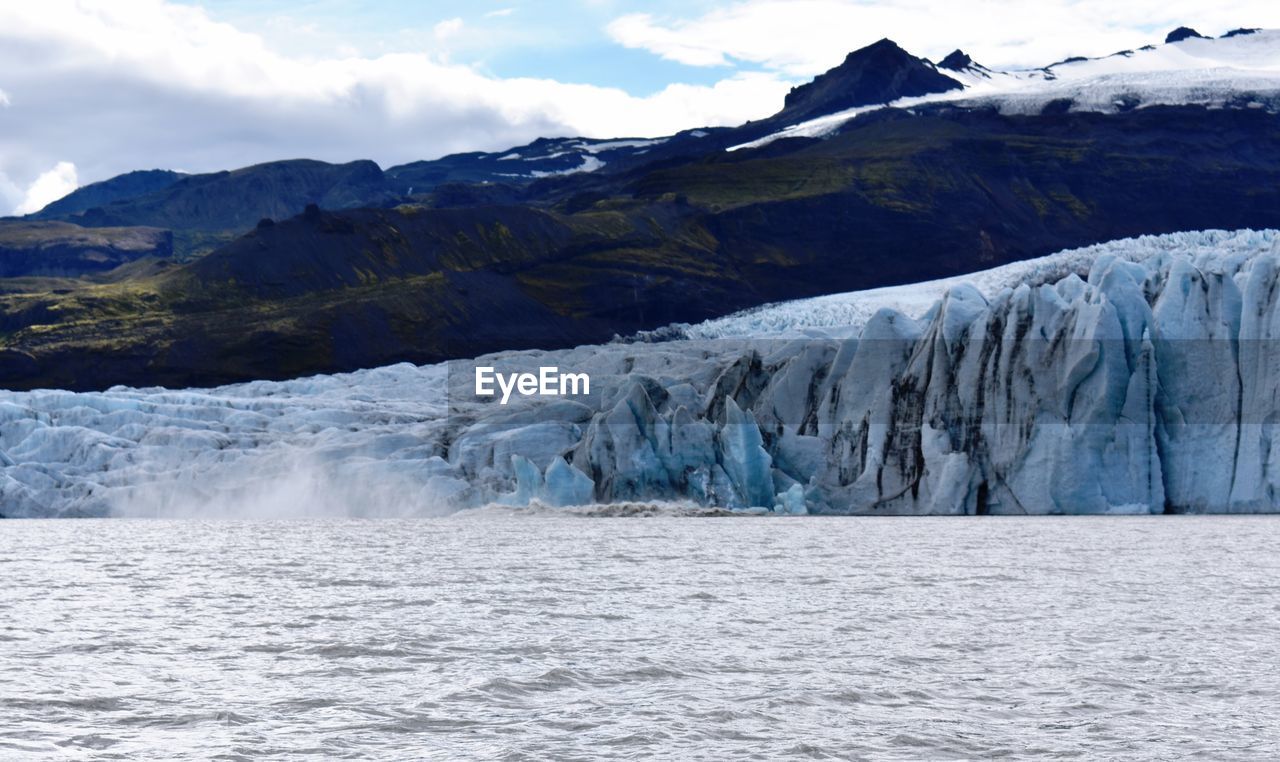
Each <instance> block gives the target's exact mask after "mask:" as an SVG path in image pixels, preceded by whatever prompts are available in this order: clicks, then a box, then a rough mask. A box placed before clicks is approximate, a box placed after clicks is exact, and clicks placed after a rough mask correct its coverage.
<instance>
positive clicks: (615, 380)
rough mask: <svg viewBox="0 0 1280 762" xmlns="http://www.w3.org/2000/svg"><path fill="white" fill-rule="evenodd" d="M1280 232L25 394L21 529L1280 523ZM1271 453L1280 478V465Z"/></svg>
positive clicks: (8, 407)
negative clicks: (243, 371) (811, 519)
mask: <svg viewBox="0 0 1280 762" xmlns="http://www.w3.org/2000/svg"><path fill="white" fill-rule="evenodd" d="M1278 241H1280V233H1276V232H1275V231H1237V232H1223V231H1204V232H1197V233H1179V234H1172V235H1166V236H1153V237H1144V238H1139V239H1129V240H1123V241H1116V242H1113V243H1110V244H1103V245H1099V246H1094V247H1088V248H1087V249H1080V250H1074V251H1070V252H1063V253H1061V254H1056V255H1052V256H1050V257H1045V258H1041V259H1038V260H1032V261H1029V262H1021V263H1017V264H1015V265H1009V266H1006V267H1003V268H997V269H995V270H991V271H987V272H984V273H975V274H974V275H972V276H967V277H963V278H955V279H949V280H947V281H943V282H936V283H927V284H917V285H914V286H904V287H895V288H893V289H879V290H876V291H870V292H859V293H853V294H843V295H836V296H832V297H822V298H820V299H816V300H803V301H797V302H791V303H787V304H781V305H773V306H770V307H767V308H763V309H758V310H752V311H750V312H748V313H744V314H742V315H739V316H734V317H731V318H726V319H722V320H719V321H712V322H711V323H708V324H704V325H702V326H687V327H681V328H679V329H674V330H672V331H670V332H668V333H667V335H668V336H669V337H670V336H674V337H676V338H674V339H671V340H666V341H641V342H618V343H614V344H609V345H604V346H599V347H580V348H577V349H572V350H564V351H558V352H510V353H501V354H498V355H492V356H489V357H487V358H484V362H485V363H487V364H500V365H502V366H503V367H506V368H536V367H539V366H544V365H556V366H558V367H560V368H571V369H573V370H574V371H576V372H587V373H589V374H590V376H591V379H592V387H593V388H592V394H591V395H590V396H588V397H583V398H580V399H575V398H558V399H520V400H514V401H513V402H512V403H511V404H509V405H505V406H503V405H498V404H496V403H495V402H492V401H481V400H475V399H468V398H467V397H466V395H465V394H464V393H463V392H462V391H460V390H459V388H455V387H457V385H458V381H459V380H460V379H461V380H465V377H466V374H465V373H464V372H458V369H459V367H461V368H463V369H465V368H466V367H467V364H466V363H463V364H462V365H461V366H459V365H458V364H453V365H451V366H446V365H434V366H422V367H417V366H411V365H396V366H389V367H386V368H379V369H374V370H369V371H360V372H357V373H349V374H340V375H333V376H317V377H313V378H306V379H298V380H294V381H288V382H254V383H249V384H239V385H234V386H227V387H220V388H217V389H208V390H182V391H173V390H163V389H124V388H117V389H112V390H109V391H106V392H101V393H81V394H77V393H70V392H61V391H36V392H27V393H11V392H2V393H0V514H3V515H5V516H9V517H13V516H44V515H246V514H248V515H294V514H308V515H311V514H315V513H323V514H330V513H332V514H340V515H351V514H357V515H360V514H371V515H387V514H392V515H417V514H424V513H443V512H450V511H455V510H458V509H461V508H469V507H476V506H481V505H486V504H491V503H499V504H506V505H527V504H530V503H534V502H537V503H542V504H545V505H549V506H571V505H582V504H586V503H614V502H619V503H620V502H631V501H655V500H658V501H684V502H687V503H695V504H698V505H704V506H720V507H724V508H728V509H733V510H741V511H753V512H776V513H788V514H795V513H859V514H972V513H1016V514H1024V513H1029V514H1050V513H1159V512H1166V511H1173V512H1271V511H1277V510H1280V427H1277V426H1276V425H1275V424H1276V423H1277V422H1280V305H1278V304H1277V302H1278V301H1280V248H1278V243H1277V242H1278ZM1273 452H1274V454H1273Z"/></svg>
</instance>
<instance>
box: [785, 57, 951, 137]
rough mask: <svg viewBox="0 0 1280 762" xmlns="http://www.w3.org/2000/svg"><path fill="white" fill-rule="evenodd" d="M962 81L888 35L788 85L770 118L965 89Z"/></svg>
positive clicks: (794, 117) (792, 119)
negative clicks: (808, 78) (809, 77)
mask: <svg viewBox="0 0 1280 762" xmlns="http://www.w3.org/2000/svg"><path fill="white" fill-rule="evenodd" d="M963 87H964V86H963V85H962V84H960V83H959V82H957V81H956V80H954V79H952V78H951V77H948V76H947V75H945V74H943V73H941V72H939V71H938V70H937V67H935V66H933V65H932V64H930V63H929V62H928V61H926V60H924V59H922V58H916V57H915V56H913V55H911V54H910V53H908V52H907V51H905V50H903V49H902V48H900V47H898V45H897V43H895V42H893V41H892V40H887V39H886V40H880V41H879V42H876V43H873V44H871V45H868V46H867V47H865V48H862V49H861V50H855V51H854V52H852V53H850V54H849V55H848V57H846V58H845V59H844V62H843V63H841V64H840V65H839V66H837V67H836V68H834V69H832V70H830V71H828V72H826V73H825V74H820V75H818V76H817V77H816V78H815V79H814V80H813V81H812V82H809V83H807V84H804V85H800V86H799V87H795V88H792V90H791V92H789V93H787V97H786V100H785V101H784V103H783V107H782V111H780V112H778V113H777V114H776V115H775V116H773V117H772V118H771V119H772V120H773V121H785V122H802V121H804V120H806V119H812V118H814V117H816V116H823V115H827V114H834V113H836V112H838V111H844V110H845V109H850V108H854V107H856V106H866V105H870V104H877V103H890V102H892V101H896V100H898V99H899V98H910V97H916V96H921V95H931V94H934V93H945V92H949V91H951V90H960V89H963Z"/></svg>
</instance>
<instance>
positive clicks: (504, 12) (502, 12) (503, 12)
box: [484, 8, 516, 19]
mask: <svg viewBox="0 0 1280 762" xmlns="http://www.w3.org/2000/svg"><path fill="white" fill-rule="evenodd" d="M515 12H516V9H515V8H499V9H498V10H496V11H489V12H488V13H486V14H484V17H485V18H487V19H494V18H501V17H502V16H510V15H511V14H513V13H515Z"/></svg>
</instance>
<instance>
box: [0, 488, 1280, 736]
mask: <svg viewBox="0 0 1280 762" xmlns="http://www.w3.org/2000/svg"><path fill="white" fill-rule="evenodd" d="M1278 567H1280V519H1276V518H1228V517H1206V518H1181V517H1153V518H1148V519H1120V518H1109V519H1108V518H1084V517H1075V518H1067V519H1053V518H1036V519H1025V520H1024V519H981V518H980V519H820V518H803V519H767V518H735V519H714V518H696V519H695V518H630V519H589V518H580V517H545V516H511V515H486V514H483V513H481V514H473V515H470V516H460V517H455V518H450V519H435V520H418V521H403V522H398V521H298V522H243V523H240V522H221V523H218V522H212V523H201V522H162V521H125V520H106V521H44V522H39V521H11V522H0V758H2V759H28V758H33V759H38V758H70V759H138V758H148V759H157V758H173V759H208V758H219V759H264V758H280V759H294V758H299V759H301V758H326V759H331V758H360V759H367V758H375V759H421V758H434V759H459V758H485V759H491V758H502V759H525V758H528V759H545V758H556V759H599V758H641V757H650V756H659V757H666V758H677V759H697V758H702V759H725V758H734V759H743V758H754V759H775V758H786V757H791V758H827V757H834V758H848V757H854V758H876V759H880V758H888V759H892V758H902V759H921V758H927V759H938V758H942V759H946V758H973V757H999V756H1008V757H1017V758H1025V757H1032V756H1046V757H1079V758H1083V759H1097V758H1143V759H1146V758H1161V759H1177V758H1191V757H1210V758H1214V759H1236V758H1238V759H1275V758H1277V757H1280V668H1277V666H1276V646H1277V644H1278V643H1280V627H1278V625H1280V591H1278V588H1277V580H1280V568H1278Z"/></svg>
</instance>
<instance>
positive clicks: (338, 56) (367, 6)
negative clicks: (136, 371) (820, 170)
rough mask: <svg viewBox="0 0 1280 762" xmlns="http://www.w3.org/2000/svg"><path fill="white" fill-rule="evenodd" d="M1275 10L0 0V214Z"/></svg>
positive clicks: (1143, 35)
mask: <svg viewBox="0 0 1280 762" xmlns="http://www.w3.org/2000/svg"><path fill="white" fill-rule="evenodd" d="M1179 25H1188V26H1193V27H1195V28H1197V29H1199V30H1200V31H1201V32H1203V33H1205V34H1210V35H1217V34H1221V33H1222V32H1224V31H1227V30H1228V29H1232V28H1235V27H1240V26H1256V27H1267V28H1276V27H1280V3H1276V2H1274V0H1216V1H1215V2H1203V1H1200V0H1124V1H1123V2H1115V0H1038V1H1037V2H1034V3H1030V2H1025V0H942V1H939V0H734V1H730V2H713V1H710V0H681V1H680V2H674V1H673V0H658V1H657V2H633V1H631V0H540V1H539V2H532V1H530V2H525V1H523V0H470V1H469V2H463V1H462V0H440V1H439V2H387V1H380V0H41V1H40V2H23V1H20V0H0V214H5V213H9V212H10V211H12V212H13V213H27V212H30V211H35V210H37V209H39V208H41V207H42V206H44V205H45V204H46V203H48V202H50V201H53V200H56V199H57V198H60V197H61V196H62V195H65V194H66V193H68V192H70V191H71V190H73V189H74V188H75V187H77V186H79V185H83V184H86V183H90V182H95V181H98V180H103V179H106V178H109V177H112V176H114V175H117V174H120V173H123V172H127V171H130V170H134V169H153V168H163V169H176V170H181V171H187V172H206V171H215V170H220V169H231V168H235V167H241V166H246V165H249V164H254V163H258V162H263V161H271V160H277V159H289V158H301V157H306V158H315V159H322V160H326V161H334V162H341V161H351V160H354V159H373V160H374V161H377V162H378V163H379V164H381V165H382V166H383V167H388V166H392V165H395V164H399V163H404V162H408V161H414V160H418V159H429V158H436V157H439V156H442V155H445V154H447V153H453V152H458V151H471V150H502V149H504V148H508V147H512V146H516V145H520V144H523V143H527V142H529V141H530V140H533V139H534V138H537V137H554V136H566V135H585V136H589V137H622V136H637V137H647V136H655V135H663V134H669V133H671V132H675V131H678V130H680V129H685V128H691V127H698V126H715V125H726V124H738V123H741V122H743V121H746V120H748V119H755V118H759V117H763V116H767V115H769V114H771V113H773V112H775V111H777V110H778V109H779V108H780V107H781V104H782V99H783V97H784V96H785V95H786V92H787V91H788V90H789V89H790V88H791V87H792V86H794V85H796V84H799V83H801V82H804V81H806V80H808V79H810V78H811V77H813V76H814V75H816V74H819V73H821V72H823V71H825V70H826V69H829V68H831V67H832V66H835V65H837V64H839V63H840V61H841V60H842V59H843V58H844V56H845V55H846V54H847V53H848V52H849V51H851V50H854V49H856V48H859V47H862V46H864V45H867V44H869V43H872V42H875V41H876V40H878V39H880V38H882V37H889V38H891V39H894V40H895V41H897V42H898V43H899V44H901V45H902V46H903V47H905V48H906V49H907V50H909V51H911V52H913V53H915V54H916V55H921V56H924V57H927V58H930V59H932V60H938V59H939V58H941V57H942V56H944V55H946V54H947V53H948V52H950V51H951V50H954V49H956V48H962V49H964V50H965V51H966V52H968V53H969V54H970V55H972V56H973V57H974V58H975V59H976V60H978V61H979V62H981V63H984V64H986V65H988V66H991V67H993V68H1012V67H1019V66H1037V65H1042V64H1045V63H1049V62H1052V61H1057V60H1060V59H1062V58H1066V57H1068V56H1073V55H1086V56H1093V55H1107V54H1109V53H1113V52H1115V51H1117V50H1122V49H1128V48H1133V47H1137V46H1140V45H1144V44H1147V43H1153V42H1160V41H1162V40H1163V38H1164V35H1165V33H1167V32H1168V31H1169V30H1170V29H1173V28H1174V27H1176V26H1179Z"/></svg>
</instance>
